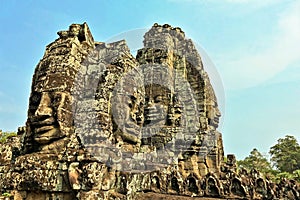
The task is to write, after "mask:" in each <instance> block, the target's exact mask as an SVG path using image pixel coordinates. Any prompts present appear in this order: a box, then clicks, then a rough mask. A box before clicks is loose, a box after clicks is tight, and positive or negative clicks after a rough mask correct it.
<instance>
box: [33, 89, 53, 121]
mask: <svg viewBox="0 0 300 200" xmlns="http://www.w3.org/2000/svg"><path fill="white" fill-rule="evenodd" d="M50 105H51V98H50V97H49V95H48V94H47V93H44V94H43V95H42V98H41V101H40V104H39V106H38V108H37V110H36V111H35V116H52V108H51V106H50Z"/></svg>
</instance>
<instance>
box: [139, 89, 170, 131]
mask: <svg viewBox="0 0 300 200" xmlns="http://www.w3.org/2000/svg"><path fill="white" fill-rule="evenodd" d="M169 93H170V91H169V90H168V89H167V88H164V87H163V86H159V85H152V86H148V87H146V102H145V104H146V107H145V124H146V125H147V124H149V125H150V126H162V125H165V123H166V120H167V115H168V106H169V104H170V96H169Z"/></svg>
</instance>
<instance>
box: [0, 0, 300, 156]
mask: <svg viewBox="0 0 300 200" xmlns="http://www.w3.org/2000/svg"><path fill="white" fill-rule="evenodd" d="M0 20H1V29H0V30H1V32H0V44H1V45H0V72H1V76H0V83H1V84H0V129H2V130H6V131H14V130H16V129H17V127H18V126H22V125H24V123H25V121H26V114H27V107H28V97H29V93H30V85H31V78H32V75H33V71H34V68H35V66H36V64H37V63H38V62H39V60H40V59H41V58H42V56H43V53H44V50H45V46H46V45H47V44H49V43H50V42H52V41H53V40H55V39H56V38H57V35H56V32H57V31H59V30H65V29H67V28H68V26H69V25H70V24H71V23H83V22H85V21H86V22H87V23H88V25H89V27H90V29H91V31H92V33H93V35H94V38H95V39H96V40H97V41H107V40H108V39H109V38H111V37H113V36H115V35H119V34H120V33H123V32H126V31H132V30H135V29H139V28H150V27H151V26H152V25H153V24H154V23H155V22H157V23H160V24H164V23H169V24H171V25H172V26H179V27H181V28H182V29H183V30H184V31H185V33H186V35H187V36H188V37H189V38H192V39H193V40H194V41H195V42H196V43H198V44H199V45H200V46H201V47H202V48H203V49H205V52H206V53H207V54H208V55H209V57H210V58H211V60H212V61H213V62H214V64H215V66H216V69H217V70H218V72H219V75H220V77H221V79H222V81H223V87H224V94H225V98H224V99H221V100H220V102H225V105H224V106H223V107H224V108H222V110H223V119H222V121H223V125H222V127H221V128H220V131H221V132H222V133H223V140H224V146H225V153H235V154H236V155H237V157H238V158H239V159H241V158H243V157H245V156H247V155H248V154H249V152H250V151H251V150H252V149H253V148H254V147H256V148H258V149H259V150H260V151H261V152H263V153H267V152H268V150H269V148H270V146H272V145H274V144H275V143H276V141H277V139H278V138H280V137H284V136H285V135H286V134H291V135H294V136H296V138H297V139H298V141H300V122H299V121H300V101H299V100H300V53H299V52H300V51H299V50H300V47H299V44H300V1H299V0H264V1H261V0H151V1H150V0H144V1H140V0H120V1H104V0H102V1H90V2H89V3H86V2H84V1H74V0H73V1H37V0H36V1H16V0H15V1H14V0H1V1H0ZM218 96H221V98H223V97H222V94H218ZM224 110H225V111H224Z"/></svg>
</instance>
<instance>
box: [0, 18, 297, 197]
mask: <svg viewBox="0 0 300 200" xmlns="http://www.w3.org/2000/svg"><path fill="white" fill-rule="evenodd" d="M58 35H59V38H58V39H57V40H55V41H54V42H53V43H51V44H49V45H48V46H47V47H46V52H45V54H44V56H43V58H42V59H41V61H40V62H39V64H38V65H37V67H36V69H35V72H34V76H33V80H32V88H31V95H30V100H29V109H28V119H27V122H26V128H24V129H20V130H19V131H18V137H13V138H10V139H9V141H7V143H5V144H2V145H0V150H1V155H0V161H1V163H0V164H1V166H0V190H1V191H3V192H4V191H10V192H11V193H12V194H13V196H14V199H41V200H43V199H57V200H65V199H66V200H67V199H91V200H94V199H141V198H145V199H147V198H148V199H149V195H150V198H153V199H155V198H156V199H159V198H164V199H168V198H169V197H168V195H177V196H186V197H199V198H200V197H212V198H219V199H223V198H224V199H225V198H235V199H275V198H283V199H284V198H285V199H293V198H294V199H296V198H298V197H299V187H298V186H297V185H296V184H294V185H293V184H292V183H283V184H290V186H288V187H287V188H289V189H286V190H281V189H280V188H279V186H277V185H275V184H273V183H271V182H270V181H268V180H265V179H264V178H262V177H261V175H260V174H259V172H256V171H253V172H251V174H248V173H249V172H247V171H242V172H241V173H240V174H237V170H236V166H235V157H234V155H228V156H227V162H224V152H223V142H222V135H221V134H220V133H219V132H218V131H217V127H218V123H219V117H220V111H219V109H218V104H217V99H216V96H215V93H214V90H213V88H212V85H211V83H210V80H209V78H208V75H207V73H206V72H205V71H204V68H203V64H202V61H201V57H200V55H199V54H198V52H197V50H196V48H195V46H194V44H193V42H192V41H191V40H190V39H186V38H185V34H184V32H183V31H182V30H181V29H180V28H173V27H171V26H169V25H167V24H165V25H163V26H161V25H158V24H154V25H153V27H152V28H151V29H150V30H149V31H148V32H147V33H146V34H145V36H144V48H142V49H140V50H138V52H137V55H136V57H134V56H133V55H132V54H131V52H130V49H129V48H128V46H127V45H126V41H125V40H122V41H117V42H114V43H109V44H106V43H103V42H96V41H94V39H93V36H92V34H91V33H90V31H89V28H88V26H87V24H86V23H84V24H81V25H80V24H72V25H71V26H70V27H69V30H67V31H60V32H58ZM297 187H298V189H297ZM156 194H157V195H158V194H159V195H158V196H157V197H156V196H155V195H156ZM151 195H152V197H151ZM161 195H162V196H163V197H162V196H161ZM297 195H298V196H297ZM173 197H176V196H173ZM178 198H179V199H180V197H178Z"/></svg>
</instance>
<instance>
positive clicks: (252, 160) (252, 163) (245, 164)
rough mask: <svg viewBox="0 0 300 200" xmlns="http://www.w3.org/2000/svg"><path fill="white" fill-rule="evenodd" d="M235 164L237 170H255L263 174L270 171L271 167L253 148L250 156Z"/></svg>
mask: <svg viewBox="0 0 300 200" xmlns="http://www.w3.org/2000/svg"><path fill="white" fill-rule="evenodd" d="M237 164H238V167H239V168H245V169H247V170H251V169H257V170H259V171H260V172H262V173H264V174H267V173H269V172H271V171H272V167H271V164H270V163H269V161H268V159H267V158H265V157H264V156H263V155H262V154H261V153H260V152H259V151H258V150H257V149H256V148H254V149H253V150H252V151H251V152H250V155H249V156H247V157H246V158H245V159H244V160H240V161H238V162H237Z"/></svg>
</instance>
